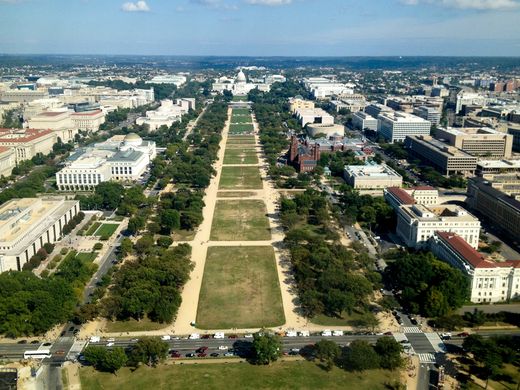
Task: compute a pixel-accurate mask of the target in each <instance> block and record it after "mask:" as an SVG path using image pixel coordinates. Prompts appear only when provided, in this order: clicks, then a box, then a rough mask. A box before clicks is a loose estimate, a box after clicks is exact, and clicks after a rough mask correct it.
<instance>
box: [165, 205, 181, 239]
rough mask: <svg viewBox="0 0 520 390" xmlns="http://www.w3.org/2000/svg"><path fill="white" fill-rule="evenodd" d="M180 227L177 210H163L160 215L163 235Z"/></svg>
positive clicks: (179, 217)
mask: <svg viewBox="0 0 520 390" xmlns="http://www.w3.org/2000/svg"><path fill="white" fill-rule="evenodd" d="M180 227H181V215H180V214H179V212H178V211H177V210H164V211H163V212H162V213H161V228H162V229H163V231H164V232H165V233H170V232H171V231H172V230H175V229H179V228H180Z"/></svg>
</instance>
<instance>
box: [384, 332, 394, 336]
mask: <svg viewBox="0 0 520 390" xmlns="http://www.w3.org/2000/svg"><path fill="white" fill-rule="evenodd" d="M383 334H384V335H385V336H392V334H393V333H392V332H385V333H383Z"/></svg>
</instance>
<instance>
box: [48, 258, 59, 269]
mask: <svg viewBox="0 0 520 390" xmlns="http://www.w3.org/2000/svg"><path fill="white" fill-rule="evenodd" d="M57 265H58V262H57V261H54V260H52V261H51V262H49V264H47V269H54V268H56V266H57Z"/></svg>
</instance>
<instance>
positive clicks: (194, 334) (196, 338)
mask: <svg viewBox="0 0 520 390" xmlns="http://www.w3.org/2000/svg"><path fill="white" fill-rule="evenodd" d="M188 338H189V339H190V340H198V339H200V334H198V333H192V334H190V336H189V337H188Z"/></svg>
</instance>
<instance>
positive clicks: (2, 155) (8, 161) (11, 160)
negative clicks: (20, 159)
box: [0, 146, 16, 177]
mask: <svg viewBox="0 0 520 390" xmlns="http://www.w3.org/2000/svg"><path fill="white" fill-rule="evenodd" d="M15 166H16V156H15V150H14V149H13V148H6V147H4V146H0V176H4V177H8V176H11V172H12V171H13V168H14V167H15Z"/></svg>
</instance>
